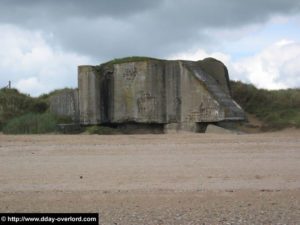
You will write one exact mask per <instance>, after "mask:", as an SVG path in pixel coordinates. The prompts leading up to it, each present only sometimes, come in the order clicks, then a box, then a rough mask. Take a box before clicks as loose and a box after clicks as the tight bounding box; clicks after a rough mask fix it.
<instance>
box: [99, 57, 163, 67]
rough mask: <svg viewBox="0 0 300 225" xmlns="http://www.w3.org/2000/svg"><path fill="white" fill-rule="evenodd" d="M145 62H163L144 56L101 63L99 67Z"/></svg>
mask: <svg viewBox="0 0 300 225" xmlns="http://www.w3.org/2000/svg"><path fill="white" fill-rule="evenodd" d="M146 60H155V61H163V60H162V59H156V58H151V57H145V56H131V57H125V58H116V59H113V60H111V61H108V62H105V63H102V64H100V66H109V65H114V64H120V63H128V62H139V61H146Z"/></svg>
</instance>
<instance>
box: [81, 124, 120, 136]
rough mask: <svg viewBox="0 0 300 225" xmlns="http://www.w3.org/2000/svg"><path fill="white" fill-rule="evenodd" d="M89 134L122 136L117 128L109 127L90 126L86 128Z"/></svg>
mask: <svg viewBox="0 0 300 225" xmlns="http://www.w3.org/2000/svg"><path fill="white" fill-rule="evenodd" d="M85 131H87V132H88V133H89V134H99V135H105V134H120V133H121V132H120V131H119V130H118V129H117V128H112V127H107V126H89V127H86V128H85Z"/></svg>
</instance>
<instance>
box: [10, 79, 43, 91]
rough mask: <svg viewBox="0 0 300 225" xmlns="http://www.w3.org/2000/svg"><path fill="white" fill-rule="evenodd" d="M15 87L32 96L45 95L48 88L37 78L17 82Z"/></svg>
mask: <svg viewBox="0 0 300 225" xmlns="http://www.w3.org/2000/svg"><path fill="white" fill-rule="evenodd" d="M15 87H16V88H17V89H18V90H20V91H21V92H24V93H31V94H32V95H38V94H39V93H43V91H44V90H45V89H46V86H45V85H43V84H41V83H40V82H39V81H38V79H37V78H36V77H29V78H27V79H21V80H19V81H18V82H17V84H16V85H15Z"/></svg>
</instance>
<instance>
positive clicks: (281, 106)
mask: <svg viewBox="0 0 300 225" xmlns="http://www.w3.org/2000/svg"><path fill="white" fill-rule="evenodd" d="M231 89H232V95H233V98H234V99H235V100H236V102H238V103H239V104H240V105H241V106H242V108H243V109H244V110H245V111H246V112H248V113H250V114H254V115H255V116H256V117H257V118H258V119H259V120H261V121H262V122H263V127H262V128H263V129H264V130H278V129H282V128H286V127H297V128H300V89H285V90H272V91H270V90H265V89H258V88H256V87H255V86H254V85H252V84H245V83H242V82H240V81H231Z"/></svg>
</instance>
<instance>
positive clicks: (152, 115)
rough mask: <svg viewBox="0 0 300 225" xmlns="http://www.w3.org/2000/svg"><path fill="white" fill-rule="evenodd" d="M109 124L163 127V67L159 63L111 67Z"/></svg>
mask: <svg viewBox="0 0 300 225" xmlns="http://www.w3.org/2000/svg"><path fill="white" fill-rule="evenodd" d="M113 80H114V83H113V84H114V90H113V91H114V93H113V100H112V102H113V109H114V111H113V112H112V118H111V123H124V122H138V123H165V122H166V118H165V81H164V64H163V63H161V62H160V61H143V62H130V63H122V64H116V65H114V73H113Z"/></svg>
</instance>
